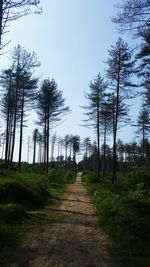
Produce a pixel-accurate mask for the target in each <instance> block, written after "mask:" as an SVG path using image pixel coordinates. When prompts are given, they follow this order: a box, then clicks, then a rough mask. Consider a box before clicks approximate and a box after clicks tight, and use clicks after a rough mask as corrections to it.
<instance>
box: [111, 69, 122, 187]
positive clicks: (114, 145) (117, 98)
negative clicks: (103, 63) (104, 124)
mask: <svg viewBox="0 0 150 267" xmlns="http://www.w3.org/2000/svg"><path fill="white" fill-rule="evenodd" d="M119 89H120V70H118V79H117V96H116V114H115V123H114V139H113V175H112V183H113V184H114V183H115V181H116V180H117V154H116V139H117V128H118V109H119Z"/></svg>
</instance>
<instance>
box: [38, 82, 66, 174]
mask: <svg viewBox="0 0 150 267" xmlns="http://www.w3.org/2000/svg"><path fill="white" fill-rule="evenodd" d="M68 112H69V107H68V106H65V99H64V98H63V97H62V92H61V91H59V90H58V89H57V84H56V82H55V80H54V79H52V80H50V79H46V80H44V81H43V83H42V85H41V88H40V90H39V93H38V95H37V113H38V117H39V124H40V125H42V126H43V132H44V171H45V172H46V173H47V172H48V165H49V138H50V129H51V128H52V127H53V126H54V125H55V124H56V123H58V122H59V121H60V120H61V117H62V116H63V115H65V114H66V113H68Z"/></svg>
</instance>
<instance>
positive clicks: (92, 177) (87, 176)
mask: <svg viewBox="0 0 150 267" xmlns="http://www.w3.org/2000/svg"><path fill="white" fill-rule="evenodd" d="M97 179H98V178H97V172H94V171H91V172H90V171H89V172H86V171H84V172H83V173H82V182H87V183H92V182H97Z"/></svg>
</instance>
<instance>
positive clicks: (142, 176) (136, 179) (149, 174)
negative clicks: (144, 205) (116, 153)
mask: <svg viewBox="0 0 150 267" xmlns="http://www.w3.org/2000/svg"><path fill="white" fill-rule="evenodd" d="M141 183H142V184H143V189H150V171H146V170H135V171H134V172H131V173H129V175H128V178H127V180H126V186H127V187H128V188H130V189H133V190H136V188H137V185H138V184H141Z"/></svg>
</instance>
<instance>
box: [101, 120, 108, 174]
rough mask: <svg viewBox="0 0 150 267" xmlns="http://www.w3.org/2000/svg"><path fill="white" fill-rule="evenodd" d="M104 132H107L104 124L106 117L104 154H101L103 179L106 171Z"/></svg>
mask: <svg viewBox="0 0 150 267" xmlns="http://www.w3.org/2000/svg"><path fill="white" fill-rule="evenodd" d="M106 133H107V125H106V118H105V129H104V155H103V171H102V176H103V179H104V177H105V171H106Z"/></svg>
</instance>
